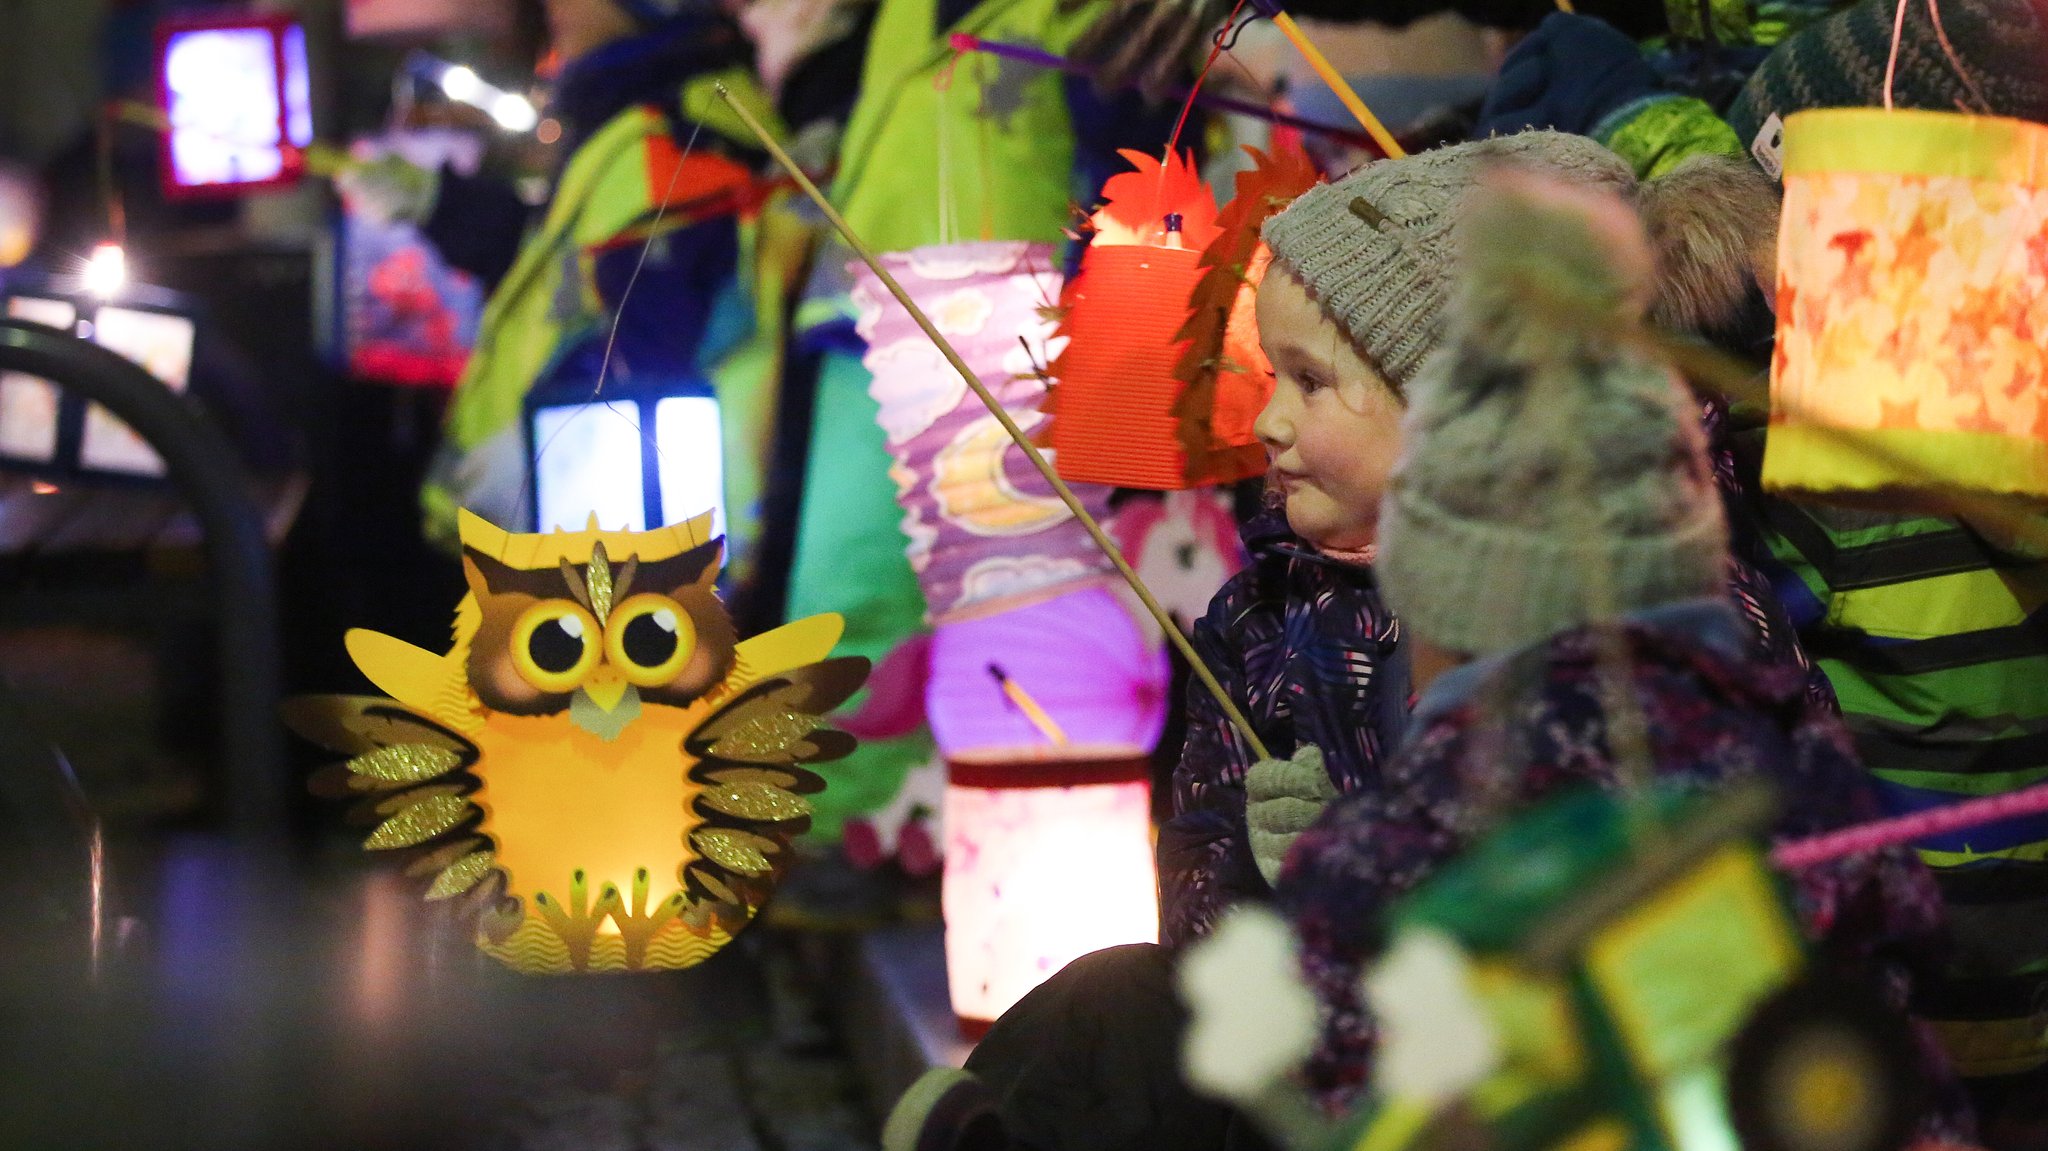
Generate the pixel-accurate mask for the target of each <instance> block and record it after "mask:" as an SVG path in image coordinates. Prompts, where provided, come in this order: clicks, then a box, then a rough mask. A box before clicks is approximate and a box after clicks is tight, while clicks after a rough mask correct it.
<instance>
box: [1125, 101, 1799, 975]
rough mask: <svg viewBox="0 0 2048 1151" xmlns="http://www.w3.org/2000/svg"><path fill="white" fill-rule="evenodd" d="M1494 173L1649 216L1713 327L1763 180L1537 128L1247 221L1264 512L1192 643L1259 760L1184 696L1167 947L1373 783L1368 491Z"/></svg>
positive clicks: (1749, 583) (1402, 671)
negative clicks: (1585, 194) (1469, 199)
mask: <svg viewBox="0 0 2048 1151" xmlns="http://www.w3.org/2000/svg"><path fill="white" fill-rule="evenodd" d="M1500 163H1514V164H1517V165H1519V166H1522V167H1528V168H1532V169H1536V170H1539V171H1542V172H1544V173H1546V174H1548V175H1550V176H1552V177H1553V178H1555V179H1557V180H1559V181H1560V182H1563V183H1566V184H1571V185H1577V186H1584V187H1591V188H1599V189H1605V190H1607V191H1610V192H1612V193H1614V194H1616V195H1617V196H1620V197H1622V198H1623V199H1625V200H1628V201H1631V202H1635V203H1638V204H1640V205H1641V206H1643V207H1644V208H1645V209H1646V211H1647V210H1652V209H1654V213H1653V214H1654V215H1656V217H1657V228H1656V232H1657V235H1658V236H1659V237H1660V243H1659V257H1660V258H1659V260H1658V263H1659V265H1660V268H1661V269H1662V274H1660V275H1659V276H1658V277H1657V289H1658V292H1657V295H1658V301H1657V302H1658V306H1659V310H1660V313H1661V314H1663V315H1664V316H1665V317H1666V318H1667V319H1669V320H1672V321H1675V322H1676V323H1677V324H1678V326H1681V327H1688V328H1695V329H1696V328H1698V327H1701V326H1704V325H1706V324H1708V323H1710V322H1712V321H1713V320H1714V319H1715V318H1716V317H1717V316H1720V315H1723V314H1725V313H1726V312H1728V311H1729V310H1731V309H1732V308H1733V307H1735V306H1736V305H1737V304H1738V303H1739V301H1740V300H1742V299H1743V298H1744V296H1745V289H1744V288H1743V286H1742V285H1745V284H1749V283H1750V282H1751V281H1752V280H1753V274H1752V272H1751V270H1750V250H1749V246H1748V243H1747V241H1746V239H1745V238H1744V236H1745V235H1746V234H1747V233H1748V232H1750V231H1754V230H1756V229H1755V228H1754V227H1752V226H1751V223H1750V222H1749V221H1746V220H1745V219H1744V217H1743V213H1742V212H1739V211H1732V210H1722V206H1725V205H1727V204H1731V203H1736V202H1739V201H1741V200H1742V199H1743V195H1742V194H1738V193H1739V192H1741V191H1742V190H1744V189H1746V190H1747V191H1749V192H1753V191H1754V190H1755V189H1754V187H1752V185H1757V186H1761V187H1762V189H1763V192H1762V195H1763V199H1764V201H1765V203H1766V204H1768V203H1769V202H1770V195H1771V193H1770V190H1769V183H1768V181H1766V180H1764V179H1763V178H1762V177H1761V176H1758V175H1757V174H1755V173H1754V172H1750V171H1748V170H1746V165H1744V164H1743V163H1742V162H1741V161H1737V160H1730V159H1708V158H1701V159H1698V160H1694V161H1691V162H1689V163H1688V164H1687V165H1685V166H1681V167H1680V168H1679V169H1678V170H1676V171H1674V172H1672V173H1671V174H1670V175H1669V176H1666V177H1662V178H1659V179H1658V180H1655V181H1652V182H1650V183H1649V184H1645V185H1638V184H1637V182H1636V179H1635V176H1634V174H1633V172H1632V171H1631V170H1630V168H1629V167H1628V165H1627V164H1626V163H1625V162H1624V161H1622V160H1621V159H1619V158H1618V157H1616V156H1615V155H1614V154H1613V153H1611V152H1609V151H1607V150H1606V149H1604V148H1602V147H1600V146H1599V145H1598V144H1597V143H1595V142H1593V141H1592V140H1590V139H1587V138H1585V137H1581V136H1571V135H1566V134H1563V133H1558V132H1527V133H1522V134H1518V135H1514V136H1505V137H1499V138H1496V139H1491V140H1484V141H1479V142H1476V143H1471V144H1462V145H1458V146H1456V147H1450V148H1442V149H1437V150H1433V151H1429V152H1423V153H1419V154H1417V155H1414V156H1410V157H1407V158H1405V159H1401V160H1393V161H1382V162H1380V163H1375V164H1371V165H1368V166H1367V167H1365V168H1362V169H1360V170H1359V171H1357V172H1355V173H1353V174H1351V175H1350V176H1348V177H1346V178H1344V179H1343V180H1340V181H1338V182H1336V183H1333V184H1326V185H1323V186H1320V187H1317V188H1315V189H1312V190H1310V191H1309V192H1307V193H1306V194H1304V195H1303V196H1302V197H1301V198H1300V199H1298V200H1296V201H1295V202H1294V204H1293V205H1291V206H1290V207H1289V208H1288V209H1287V210H1286V211H1284V212H1282V213H1280V214H1279V215H1277V216H1275V217H1274V218H1273V219H1272V220H1271V221H1269V222H1268V223H1267V225H1266V228H1265V238H1266V241H1267V243H1268V245H1269V247H1270V248H1271V249H1272V252H1273V262H1272V270H1271V271H1270V272H1269V273H1268V274H1267V276H1266V277H1265V279H1264V282H1263V284H1262V285H1261V287H1260V290H1259V298H1258V310H1259V330H1260V339H1261V342H1262V343H1263V344H1264V345H1265V348H1266V352H1267V355H1268V357H1269V359H1271V361H1272V363H1273V365H1274V375H1275V381H1274V392H1273V398H1272V400H1271V402H1270V403H1269V404H1268V405H1267V407H1266V409H1265V410H1264V411H1263V412H1262V413H1261V414H1260V416H1259V419H1258V422H1257V424H1256V429H1257V431H1258V433H1259V435H1260V437H1261V439H1262V440H1263V441H1264V442H1265V445H1266V448H1267V451H1268V453H1269V455H1270V457H1271V459H1272V464H1273V473H1272V478H1273V484H1272V485H1271V490H1270V491H1269V498H1270V500H1271V502H1270V503H1269V507H1268V509H1267V510H1266V512H1265V513H1264V514H1263V515H1261V516H1260V517H1258V518H1256V519H1254V520H1253V521H1252V522H1251V523H1250V524H1249V525H1247V527H1246V530H1245V532H1244V542H1245V545H1246V548H1247V550H1248V551H1249V553H1250V554H1251V557H1252V562H1251V564H1250V565H1249V566H1248V567H1247V568H1246V569H1245V570H1244V571H1242V572H1240V573H1239V574H1238V575H1237V576H1235V577H1234V578H1233V579H1232V580H1231V582H1230V583H1228V584H1226V585H1225V586H1224V588H1223V589H1222V591H1221V592H1219V593H1218V594H1217V597H1216V599H1215V600H1214V602H1213V603H1212V604H1211V605H1210V609H1209V612H1208V614H1207V616H1206V617H1205V618H1204V619H1203V620H1202V621H1200V622H1199V623H1198V625H1197V627H1196V629H1195V645H1196V648H1197V650H1198V651H1199V652H1200V654H1201V655H1202V658H1203V659H1204V661H1205V662H1206V663H1207V664H1208V665H1209V667H1210V668H1211V669H1212V670H1213V671H1214V672H1215V673H1216V675H1217V677H1218V679H1219V680H1220V682H1221V683H1222V684H1223V685H1224V687H1225V688H1226V690H1228V691H1229V692H1230V693H1231V695H1232V696H1233V698H1234V699H1235V700H1236V702H1237V704H1238V706H1239V708H1240V709H1241V710H1242V711H1243V712H1244V714H1245V715H1246V716H1247V717H1248V718H1249V719H1250V720H1251V723H1252V725H1253V726H1254V728H1256V729H1257V731H1258V734H1259V737H1260V740H1261V741H1262V742H1263V743H1264V744H1265V745H1266V747H1267V749H1268V751H1269V752H1270V753H1271V755H1272V756H1273V757H1274V758H1272V759H1269V760H1265V761H1259V762H1254V761H1255V759H1256V758H1257V757H1256V756H1254V755H1253V754H1252V753H1251V752H1250V750H1249V749H1248V748H1247V746H1246V745H1245V742H1244V741H1243V740H1242V738H1241V737H1240V735H1239V734H1238V733H1237V732H1236V731H1235V730H1234V729H1233V728H1232V727H1231V725H1230V724H1229V723H1228V722H1227V721H1226V720H1225V719H1224V717H1223V715H1222V714H1221V709H1220V708H1219V707H1218V706H1217V705H1216V704H1215V703H1214V701H1212V700H1211V699H1209V698H1208V697H1207V695H1206V694H1204V693H1202V692H1192V693H1190V695H1189V699H1188V709H1189V723H1188V739H1187V744H1186V747H1185V749H1184V750H1183V753H1182V757H1181V762H1180V764H1179V766H1178V768H1177V769H1176V771H1175V774H1174V783H1173V813H1172V815H1171V817H1170V818H1169V819H1168V821H1167V822H1166V823H1165V824H1164V826H1163V827H1162V828H1161V831H1160V837H1159V859H1160V890H1161V897H1162V903H1161V909H1162V931H1161V939H1162V942H1164V943H1166V944H1167V945H1168V946H1169V947H1175V946H1179V945H1180V944H1183V943H1186V942H1189V941H1192V940H1193V939H1195V938H1198V937H1200V936H1202V935H1204V934H1206V933H1207V932H1208V930H1209V929H1210V927H1211V926H1212V925H1213V923H1214V922H1215V919H1216V917H1217V915H1218V914H1219V913H1220V912H1221V910H1222V909H1223V908H1224V907H1225V906H1226V905H1227V904H1229V903H1231V902H1233V901H1235V900H1239V899H1248V898H1249V899H1261V898H1265V897H1267V896H1268V895H1269V894H1270V891H1271V883H1272V880H1273V878H1274V876H1275V875H1277V873H1278V870H1279V865H1280V861H1281V858H1282V857H1283V856H1284V855H1285V853H1286V850H1287V847H1288V844H1289V843H1291V842H1292V840H1293V837H1294V836H1295V835H1297V834H1299V833H1300V832H1301V830H1302V829H1303V828H1305V827H1306V826H1307V825H1308V824H1309V823H1310V822H1312V821H1313V820H1314V819H1315V817H1316V816H1317V814H1318V813H1319V812H1320V810H1321V808H1322V805H1323V804H1324V803H1326V802H1328V801H1329V800H1330V799H1331V798H1332V797H1334V796H1336V795H1338V794H1349V793H1354V792H1360V791H1375V790H1377V789H1379V788H1380V786H1381V780H1380V773H1381V762H1382V760H1383V759H1384V758H1385V757H1386V756H1387V755H1389V754H1391V753H1392V750H1393V748H1394V747H1395V746H1396V745H1397V744H1398V743H1399V742H1400V740H1401V737H1402V731H1403V728H1404V726H1405V724H1406V722H1407V708H1408V702H1409V669H1410V655H1411V653H1410V645H1408V644H1407V643H1405V642H1404V641H1403V633H1402V627H1401V625H1399V624H1397V622H1396V619H1395V614H1394V613H1393V612H1390V611H1389V610H1388V608H1387V605H1386V604H1385V603H1383V602H1382V600H1381V598H1380V589H1379V586H1378V583H1377V581H1376V579H1375V576H1374V574H1373V566H1372V561H1373V551H1374V547H1375V544H1376V543H1377V542H1378V538H1379V530H1380V524H1379V514H1380V495H1381V493H1382V491H1383V490H1384V489H1385V487H1386V483H1387V477H1388V474H1389V470H1390V468H1391V466H1392V464H1393V461H1394V459H1395V458H1396V456H1397V455H1398V453H1399V451H1400V448H1401V415H1402V410H1403V407H1404V405H1405V403H1406V400H1405V396H1406V392H1407V389H1408V386H1409V384H1410V383H1411V382H1412V381H1413V380H1414V378H1415V376H1416V373H1417V372H1418V370H1419V369H1420V367H1421V365H1422V364H1423V363H1424V361H1425V360H1426V359H1427V358H1428V357H1429V356H1430V355H1431V353H1433V352H1435V351H1436V350H1437V349H1438V348H1439V347H1440V346H1441V344H1442V341H1443V337H1444V324H1443V316H1444V313H1445V311H1446V309H1447V305H1448V302H1449V298H1450V289H1451V274H1450V263H1451V236H1452V231H1453V226H1454V224H1455V222H1456V220H1457V219H1458V217H1459V214H1460V211H1461V205H1462V203H1463V201H1464V198H1465V196H1466V195H1467V193H1468V192H1469V191H1470V190H1471V188H1472V187H1473V186H1474V184H1475V183H1476V182H1477V180H1478V178H1479V175H1480V173H1482V172H1483V171H1485V170H1486V169H1487V168H1488V167H1490V166H1493V165H1497V164H1500ZM1731 185H1733V186H1735V188H1736V191H1731V189H1730V186H1731ZM1767 214H1768V212H1767ZM1771 222H1774V218H1773V220H1772V221H1771ZM1719 554H1720V553H1719V552H1718V551H1716V552H1714V553H1713V554H1712V555H1711V556H1707V555H1705V553H1702V557H1700V559H1701V563H1702V564H1703V565H1705V566H1703V568H1702V573H1703V574H1702V575H1701V578H1702V579H1718V580H1721V581H1723V585H1722V586H1727V583H1728V581H1731V580H1732V582H1733V585H1734V595H1735V597H1736V598H1737V599H1738V600H1740V601H1741V602H1743V603H1744V604H1745V605H1747V606H1748V607H1750V608H1752V609H1753V610H1751V611H1750V612H1748V613H1747V615H1748V620H1747V622H1748V624H1749V627H1748V635H1747V638H1748V639H1749V641H1750V642H1752V643H1754V644H1756V645H1758V646H1759V647H1760V648H1762V649H1764V650H1766V651H1767V652H1768V654H1769V655H1770V657H1771V658H1772V660H1773V661H1774V662H1787V663H1798V662H1800V657H1799V656H1798V653H1797V652H1796V651H1794V650H1792V649H1791V648H1790V647H1788V646H1787V645H1788V643H1789V635H1790V630H1789V628H1787V627H1783V626H1781V622H1782V621H1781V619H1780V617H1779V615H1778V614H1777V613H1776V612H1775V610H1774V608H1773V602H1774V601H1773V600H1772V598H1771V595H1770V591H1769V588H1768V586H1767V585H1766V584H1765V583H1764V581H1763V580H1762V579H1761V577H1758V576H1757V575H1756V574H1755V572H1754V571H1753V570H1752V569H1750V568H1748V567H1747V566H1746V565H1741V564H1730V565H1728V568H1727V570H1726V571H1723V570H1722V569H1720V568H1716V567H1713V566H1712V565H1713V564H1715V563H1719V562H1720V560H1719ZM1538 575H1539V573H1534V572H1526V571H1524V572H1518V573H1516V578H1537V576H1538ZM1489 610H1491V609H1490V608H1489V607H1488V606H1486V605H1479V604H1475V605H1474V606H1473V608H1472V611H1473V613H1474V614H1475V615H1484V614H1486V613H1487V612H1488V611H1489ZM1818 694H1820V695H1821V696H1825V687H1824V686H1822V687H1820V688H1819V689H1818Z"/></svg>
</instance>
